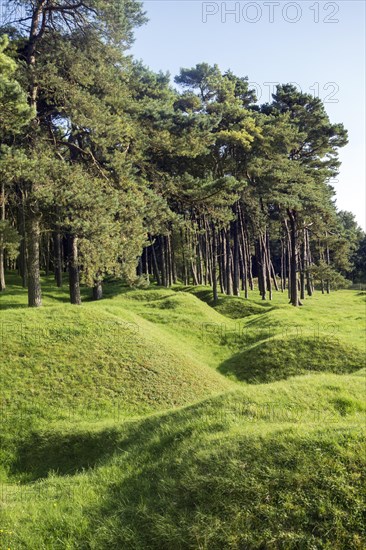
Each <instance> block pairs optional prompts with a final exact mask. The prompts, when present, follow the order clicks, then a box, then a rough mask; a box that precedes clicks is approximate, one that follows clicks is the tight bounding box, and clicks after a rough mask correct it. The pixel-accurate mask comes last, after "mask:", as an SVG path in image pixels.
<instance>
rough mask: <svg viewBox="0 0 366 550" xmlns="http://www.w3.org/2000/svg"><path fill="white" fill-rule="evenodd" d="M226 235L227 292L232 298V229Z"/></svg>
mask: <svg viewBox="0 0 366 550" xmlns="http://www.w3.org/2000/svg"><path fill="white" fill-rule="evenodd" d="M225 234H226V292H227V294H228V295H229V296H232V294H233V280H232V277H231V247H230V227H229V228H228V229H227V230H226V231H225Z"/></svg>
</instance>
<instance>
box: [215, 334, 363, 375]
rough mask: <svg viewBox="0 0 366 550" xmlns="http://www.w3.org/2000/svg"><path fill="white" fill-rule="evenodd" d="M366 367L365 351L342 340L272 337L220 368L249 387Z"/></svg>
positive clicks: (236, 355)
mask: <svg viewBox="0 0 366 550" xmlns="http://www.w3.org/2000/svg"><path fill="white" fill-rule="evenodd" d="M364 364H365V356H364V354H363V352H362V350H360V349H357V348H354V347H351V346H349V345H347V344H345V343H344V342H342V341H341V340H339V339H316V338H315V339H314V338H306V337H304V338H301V337H297V338H295V337H289V338H270V339H268V340H265V341H262V342H259V343H258V344H255V345H254V346H251V347H250V348H249V349H246V350H245V351H242V352H240V353H237V354H235V355H233V356H232V357H230V359H228V360H227V361H225V362H224V363H223V364H222V365H221V366H220V368H219V370H220V372H222V373H223V374H225V375H234V377H235V378H236V379H237V380H243V381H245V382H248V383H250V384H262V383H265V382H272V381H275V380H283V379H286V378H289V377H290V376H297V375H300V374H306V373H308V372H311V371H318V372H322V371H323V372H324V371H327V372H334V373H341V374H344V373H350V372H354V371H357V370H359V369H361V368H362V367H363V366H364Z"/></svg>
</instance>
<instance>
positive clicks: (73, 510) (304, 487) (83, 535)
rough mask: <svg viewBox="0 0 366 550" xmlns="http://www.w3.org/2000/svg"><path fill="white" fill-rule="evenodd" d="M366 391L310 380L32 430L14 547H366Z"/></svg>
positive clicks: (8, 518) (12, 522)
mask: <svg viewBox="0 0 366 550" xmlns="http://www.w3.org/2000/svg"><path fill="white" fill-rule="evenodd" d="M344 381H346V384H347V388H349V389H347V390H346V389H344V388H343V385H344ZM363 389H364V382H363V380H362V378H361V377H357V376H351V375H350V376H346V377H342V376H340V375H324V374H323V375H319V376H310V377H306V378H304V377H302V378H301V377H299V378H296V379H293V380H292V382H291V384H290V385H288V383H285V382H280V383H274V384H269V385H266V386H251V387H247V388H245V389H242V390H237V391H234V392H229V393H226V394H224V395H221V396H219V397H216V398H212V399H210V400H208V401H203V402H201V403H199V404H196V405H194V406H190V407H187V408H184V409H181V410H177V411H175V412H170V413H168V414H164V415H153V416H151V417H150V418H147V419H144V420H139V421H135V422H125V423H124V424H122V425H104V426H100V427H99V428H98V429H96V428H94V429H91V428H89V429H86V428H85V427H84V428H83V427H79V428H78V429H76V430H75V429H73V428H72V427H69V428H67V427H66V426H64V427H63V429H61V428H60V429H59V430H52V431H50V430H43V431H41V432H38V433H37V434H30V435H28V436H27V438H26V439H25V441H24V442H23V445H22V446H21V447H19V449H18V456H17V460H16V461H15V463H14V468H13V476H14V479H15V476H17V478H18V479H19V478H21V476H23V479H28V481H29V480H33V483H28V484H25V485H21V486H20V487H19V486H18V487H17V489H16V490H15V489H14V484H12V483H11V482H10V483H9V484H8V485H7V486H6V489H5V502H6V506H5V513H4V521H3V526H4V529H5V534H6V537H7V538H6V543H7V544H9V546H10V544H11V545H12V546H11V547H12V548H55V549H61V548H65V547H66V548H91V549H107V548H108V549H109V548H111V549H118V548H136V549H145V548H146V549H151V550H153V549H154V550H155V549H156V550H157V549H159V550H160V549H166V550H168V549H170V548H175V547H176V548H181V549H185V548H192V549H193V548H202V549H207V550H208V549H211V548H214V549H221V548H228V549H237V550H239V549H242V548H246V549H247V548H248V549H260V548H288V549H298V548H330V547H333V548H336V549H339V550H341V549H343V548H350V549H359V550H361V549H363V548H364V546H365V544H366V532H365V526H364V522H363V519H364V518H363V510H364V505H365V484H364V482H365V479H364V472H365V466H366V457H365V454H364V452H363V449H364V445H365V441H366V438H365V429H364V411H365V405H364V392H363ZM341 402H342V403H343V404H344V403H348V406H347V407H345V408H344V407H343V408H342V407H340V403H341ZM31 450H32V452H30V451H31ZM24 476H25V477H24ZM34 526H37V528H36V529H35V528H34ZM9 532H11V533H12V534H9Z"/></svg>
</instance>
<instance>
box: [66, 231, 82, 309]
mask: <svg viewBox="0 0 366 550" xmlns="http://www.w3.org/2000/svg"><path fill="white" fill-rule="evenodd" d="M67 243H68V267H69V290H70V302H71V303H72V304H75V305H77V306H79V305H80V304H81V296H80V279H79V265H78V239H77V237H76V236H75V235H68V236H67Z"/></svg>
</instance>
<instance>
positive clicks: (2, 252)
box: [0, 183, 6, 291]
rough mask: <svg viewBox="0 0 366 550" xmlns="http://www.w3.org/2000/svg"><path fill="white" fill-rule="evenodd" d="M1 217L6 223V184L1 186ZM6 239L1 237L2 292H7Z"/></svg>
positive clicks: (0, 285) (0, 287)
mask: <svg viewBox="0 0 366 550" xmlns="http://www.w3.org/2000/svg"><path fill="white" fill-rule="evenodd" d="M0 210H1V216H0V219H1V221H2V222H5V183H2V184H1V205H0ZM4 251H5V247H4V237H3V236H2V235H0V291H3V290H5V287H6V285H5V267H4V260H5V258H4Z"/></svg>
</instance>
